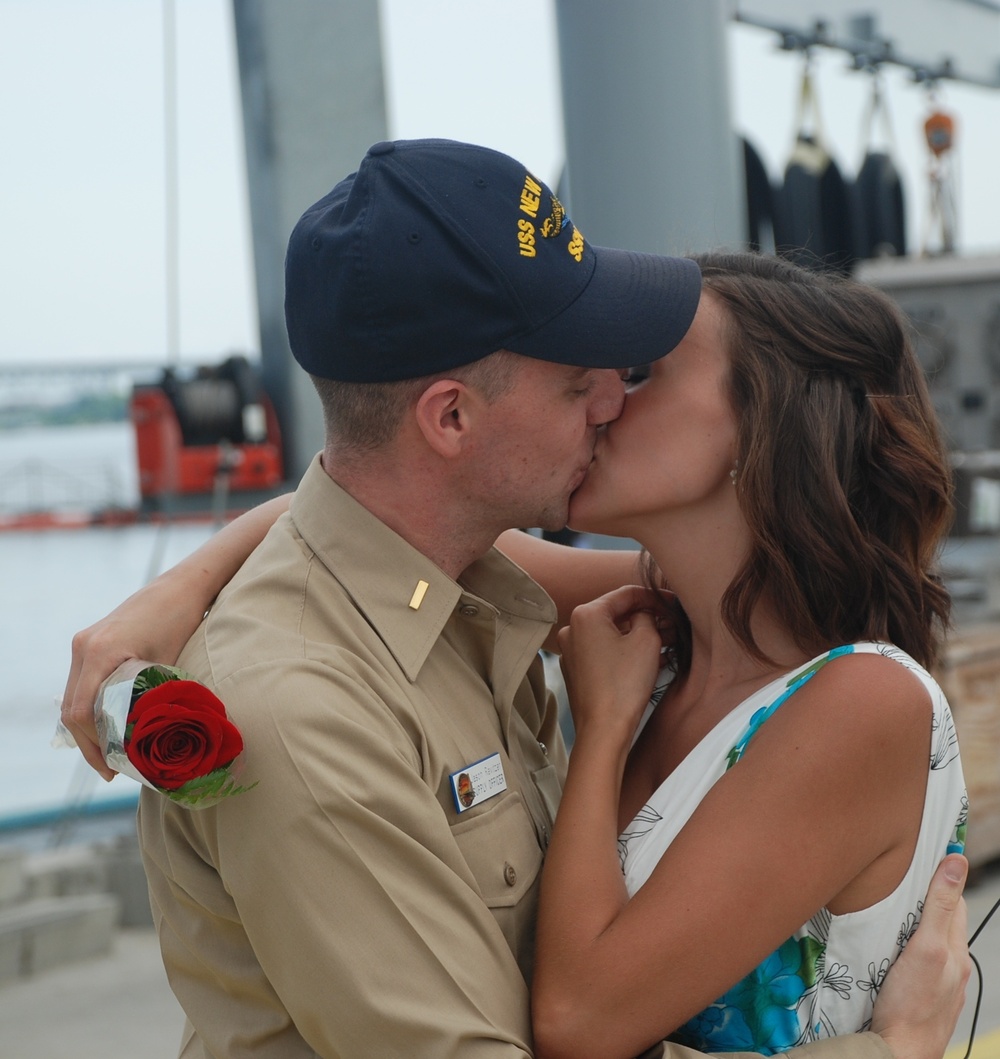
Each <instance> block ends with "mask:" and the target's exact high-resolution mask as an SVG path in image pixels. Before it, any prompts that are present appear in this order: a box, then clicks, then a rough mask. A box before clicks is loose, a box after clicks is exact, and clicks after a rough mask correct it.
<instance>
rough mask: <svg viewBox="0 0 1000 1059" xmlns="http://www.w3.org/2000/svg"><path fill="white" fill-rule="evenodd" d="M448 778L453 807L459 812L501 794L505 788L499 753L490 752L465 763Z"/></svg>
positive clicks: (505, 779)
mask: <svg viewBox="0 0 1000 1059" xmlns="http://www.w3.org/2000/svg"><path fill="white" fill-rule="evenodd" d="M448 779H449V780H451V793H452V794H453V795H454V798H455V808H456V809H457V810H458V811H459V812H460V813H464V812H465V810H466V809H471V808H472V807H473V806H474V805H478V804H479V803H480V802H485V801H486V799H487V798H492V797H493V796H494V795H496V794H503V792H504V791H505V790H506V789H507V777H506V776H505V775H504V774H503V762H502V761H501V760H500V755H499V754H490V756H489V757H484V758H483V759H482V761H476V762H475V763H474V764H472V765H466V766H465V768H464V769H459V770H458V772H453V773H452V774H451V775H450V776H449V777H448Z"/></svg>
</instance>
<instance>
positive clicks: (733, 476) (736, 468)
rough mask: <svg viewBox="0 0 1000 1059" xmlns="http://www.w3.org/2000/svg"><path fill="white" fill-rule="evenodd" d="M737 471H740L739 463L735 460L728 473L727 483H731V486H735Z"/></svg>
mask: <svg viewBox="0 0 1000 1059" xmlns="http://www.w3.org/2000/svg"><path fill="white" fill-rule="evenodd" d="M739 470H740V461H739V460H737V461H736V463H734V464H733V469H732V470H731V471H730V472H729V481H730V482H732V484H733V485H735V484H736V478H737V476H738V474H739Z"/></svg>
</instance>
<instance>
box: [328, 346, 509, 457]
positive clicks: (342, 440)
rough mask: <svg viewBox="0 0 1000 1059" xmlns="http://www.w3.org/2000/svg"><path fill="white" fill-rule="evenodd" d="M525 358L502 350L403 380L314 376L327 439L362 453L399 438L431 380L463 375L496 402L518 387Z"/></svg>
mask: <svg viewBox="0 0 1000 1059" xmlns="http://www.w3.org/2000/svg"><path fill="white" fill-rule="evenodd" d="M521 360H522V358H521V357H520V356H518V354H516V353H511V352H509V351H508V350H505V349H502V350H498V351H497V352H496V353H492V354H490V356H488V357H483V358H482V359H480V360H477V361H474V362H473V363H472V364H465V365H463V366H462V367H460V368H455V369H453V370H452V371H446V372H438V373H437V374H435V375H425V376H421V377H420V378H418V379H403V380H402V381H401V382H338V381H337V380H335V379H322V378H319V377H318V376H316V375H310V376H309V378H310V379H311V380H312V384H313V386H315V387H316V392H317V393H318V394H319V399H320V402H321V403H322V405H323V419H324V422H325V424H326V441H327V444H328V445H332V446H333V447H334V448H336V449H337V450H338V452H356V453H362V452H372V451H374V450H376V449H378V448H381V447H382V446H383V445H386V444H388V443H389V442H390V441H392V440H393V439H394V438H395V437H396V434H397V433H398V432H399V427H400V424H401V423H402V421H403V417H404V416H405V415H406V412H407V410H408V409H409V408H410V407H411V406H412V405H413V404H414V403H415V402H416V400H417V399H418V398H419V397H420V395H421V394H422V393H423V392H424V390H426V389H427V387H428V386H430V385H431V383H433V382H435V381H437V380H438V379H458V380H459V381H460V382H463V383H465V385H466V386H469V387H471V388H472V389H474V390H476V391H477V392H478V393H479V394H481V395H482V396H483V398H484V399H485V400H486V401H487V403H489V404H492V403H493V402H494V401H496V400H498V399H499V398H501V397H503V396H504V394H506V393H509V392H510V390H511V389H513V387H514V383H515V382H516V380H517V372H518V369H519V367H520V363H521Z"/></svg>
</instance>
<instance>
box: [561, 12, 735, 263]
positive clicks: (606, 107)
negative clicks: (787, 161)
mask: <svg viewBox="0 0 1000 1059" xmlns="http://www.w3.org/2000/svg"><path fill="white" fill-rule="evenodd" d="M556 14H557V20H558V32H559V51H560V70H561V78H562V94H563V114H564V121H565V132H566V169H567V181H566V185H565V191H566V197H567V200H568V201H567V205H568V206H569V208H570V209H571V210H572V216H573V220H574V222H575V223H576V224H577V225H578V226H579V227H580V230H581V231H582V232H583V233H584V235H585V236H586V237H587V238H588V239H589V240H590V241H591V242H592V243H596V244H599V245H600V244H604V245H611V246H623V247H627V248H629V249H633V250H645V251H653V252H658V253H675V254H682V253H687V252H695V251H699V250H707V249H711V248H715V247H720V246H727V247H730V248H734V247H743V246H744V245H745V244H746V239H747V236H746V219H745V208H744V205H743V201H744V200H743V195H744V192H743V171H742V159H741V156H740V153H739V142H738V139H737V137H736V134H735V133H734V132H733V127H732V120H731V117H730V112H729V80H728V68H729V63H728V58H727V54H726V38H725V27H726V12H725V10H724V4H723V0H697V2H692V0H629V2H628V3H608V2H607V0H557V3H556Z"/></svg>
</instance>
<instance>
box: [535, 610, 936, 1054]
mask: <svg viewBox="0 0 1000 1059" xmlns="http://www.w3.org/2000/svg"><path fill="white" fill-rule="evenodd" d="M595 614H596V617H595ZM588 623H589V624H591V625H594V626H595V627H597V626H599V627H600V630H601V636H600V637H598V639H597V640H596V641H595V639H594V636H593V635H589V636H588V637H586V638H584V640H583V641H582V642H578V641H579V640H580V638H579V636H578V633H579V632H580V631H581V629H580V628H578V626H581V625H582V626H584V627H586V626H587V625H588ZM641 627H642V623H641V620H639V621H634V622H632V623H631V624H630V625H629V626H628V627H627V629H626V634H625V635H622V632H621V618H620V614H615V615H612V616H611V617H610V618H609V616H608V614H606V613H604V614H602V613H601V612H600V604H595V605H594V608H593V610H592V609H591V608H584V613H583V615H582V616H580V617H578V616H574V619H573V624H572V626H571V633H570V635H569V636H568V637H566V636H564V639H566V640H567V641H569V642H570V649H569V655H568V661H569V665H568V666H567V664H566V663H567V658H566V657H564V669H566V670H567V681H568V686H569V689H570V701H571V703H573V704H574V708H575V710H574V717H575V720H576V722H577V728H576V742H575V744H574V748H573V753H572V755H571V760H570V770H569V776H568V779H567V784H566V788H565V792H564V795H563V800H562V804H561V807H560V810H559V815H558V818H557V821H556V826H555V829H554V833H553V836H552V843H551V845H550V847H549V850H548V853H547V856H546V862H545V867H544V872H543V879H542V892H541V905H540V914H539V928H538V950H537V956H536V964H535V976H534V981H533V1013H534V1018H535V1033H536V1046H537V1048H538V1053H539V1055H541V1056H546V1057H551V1056H561V1055H572V1056H574V1057H577V1059H579V1057H582V1056H587V1055H595V1056H604V1057H613V1056H615V1055H620V1056H623V1057H624V1056H630V1055H635V1054H637V1053H639V1052H641V1051H642V1050H643V1048H646V1047H649V1046H650V1045H651V1044H652V1043H654V1042H655V1041H656V1040H658V1039H659V1038H661V1037H663V1036H665V1035H666V1034H667V1033H669V1032H672V1031H673V1030H674V1029H675V1028H677V1026H679V1025H681V1024H682V1023H683V1022H684V1021H686V1020H687V1019H688V1018H690V1017H691V1016H693V1015H694V1014H696V1013H697V1012H698V1011H700V1010H702V1009H703V1008H704V1007H705V1006H707V1005H708V1004H710V1003H711V1002H712V1001H713V1000H714V999H715V998H716V997H718V996H719V995H721V994H722V993H723V992H724V991H725V990H726V989H727V988H729V987H730V986H731V985H732V984H733V983H735V982H737V981H739V980H740V979H741V978H742V977H743V976H744V975H746V974H747V973H749V972H750V971H751V970H752V969H753V968H754V967H755V966H757V965H758V964H759V963H760V961H761V960H762V959H764V957H765V956H767V955H768V954H769V953H770V952H772V951H774V949H776V948H777V947H778V946H779V945H780V944H781V943H782V942H783V941H785V940H786V939H787V938H788V937H789V936H791V934H792V933H793V932H794V931H795V930H797V929H798V928H799V927H801V925H802V924H803V923H805V922H806V921H807V920H808V919H809V917H810V916H811V915H813V914H814V913H815V912H816V911H817V910H818V909H820V908H823V907H827V906H831V905H832V906H833V910H834V911H837V912H840V911H850V910H854V909H855V908H862V907H867V906H869V905H871V904H873V903H875V901H876V900H878V899H880V898H881V897H883V896H885V895H886V894H888V893H889V892H891V891H892V890H893V889H894V888H895V886H896V885H897V884H898V882H899V879H900V878H901V877H902V875H903V873H904V872H905V869H906V866H907V864H908V863H909V859H910V856H911V854H912V847H913V842H914V840H915V836H916V834H917V830H918V828H919V821H920V817H921V812H922V807H923V794H924V787H925V784H926V776H927V761H928V754H929V737H930V714H931V708H930V702H929V700H928V698H927V695H926V693H925V692H924V690H923V688H922V686H920V685H919V683H917V682H916V680H915V678H913V677H912V676H911V675H910V674H908V673H906V671H905V670H903V669H902V668H901V667H898V666H897V665H896V664H895V663H893V662H891V661H890V660H887V659H883V658H881V657H879V656H877V655H859V656H852V657H850V658H848V659H846V660H845V659H839V660H836V661H833V662H831V663H830V664H829V665H827V666H826V667H825V668H824V669H823V671H822V672H820V673H818V674H817V675H816V676H815V677H814V678H813V680H812V681H810V682H809V683H808V684H806V685H805V686H804V687H802V688H801V689H800V690H799V691H798V692H797V693H796V694H795V695H794V696H793V697H792V698H791V699H790V700H789V701H788V702H786V703H785V704H784V705H783V706H782V708H781V710H779V711H778V712H777V713H776V714H774V716H772V717H771V718H770V719H769V720H768V722H767V724H765V725H764V726H763V727H762V728H761V729H760V731H759V732H758V733H757V735H756V736H755V738H754V740H753V742H752V743H751V744H750V746H749V748H748V750H747V751H746V753H745V754H744V756H743V758H742V759H741V761H740V762H739V764H738V766H737V767H735V768H733V769H731V770H730V771H729V772H728V773H726V775H725V776H723V777H722V779H720V780H719V781H718V782H717V783H716V784H715V785H714V787H712V789H711V790H710V791H709V792H708V794H707V795H706V797H705V798H704V799H703V800H702V802H701V804H700V805H699V807H698V809H697V810H696V811H695V813H694V815H693V816H692V817H691V819H690V821H689V823H688V825H687V826H686V827H685V828H684V829H683V830H682V831H681V832H680V834H679V835H678V836H677V838H676V839H675V840H674V841H673V843H672V844H671V845H670V846H669V848H668V849H667V850H666V853H665V854H664V856H663V857H662V859H661V860H660V862H659V865H658V866H657V868H656V869H655V870H654V872H653V874H652V875H651V877H650V878H649V879H648V881H647V882H646V883H645V884H644V885H643V887H642V888H641V889H640V890H639V891H638V892H637V893H636V894H635V895H634V896H632V897H631V899H630V898H629V896H628V894H627V893H626V890H625V885H624V881H623V877H622V872H621V867H620V864H619V862H618V857H617V849H616V845H617V836H618V830H619V826H618V824H619V821H618V795H619V790H620V784H621V777H622V773H623V767H624V762H625V760H626V755H627V751H628V746H629V742H630V739H631V733H632V730H634V723H635V718H636V717H637V716H638V714H639V712H640V711H641V709H642V701H641V700H642V695H643V692H642V690H641V689H640V685H641V684H642V683H643V681H646V680H648V673H649V666H650V661H649V655H650V652H651V651H652V650H653V644H652V642H651V641H652V637H647V639H648V640H650V642H647V643H645V644H643V643H642V642H641V641H640V638H639V637H637V636H636V635H635V631H636V629H637V628H638V629H641ZM592 631H593V629H591V632H592ZM642 635H643V636H647V634H646V633H643V634H642ZM615 637H617V640H616V639H615ZM602 638H603V639H602ZM623 666H625V667H628V666H638V667H639V669H640V672H641V677H640V678H633V677H632V676H630V675H628V671H627V668H622V667H623ZM648 687H649V685H648V684H647V685H646V693H648ZM581 707H582V709H581ZM859 880H866V881H867V882H866V885H867V889H861V888H860V884H859ZM852 898H853V900H854V901H855V902H856V903H854V904H851V903H850V901H851V899H852Z"/></svg>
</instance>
